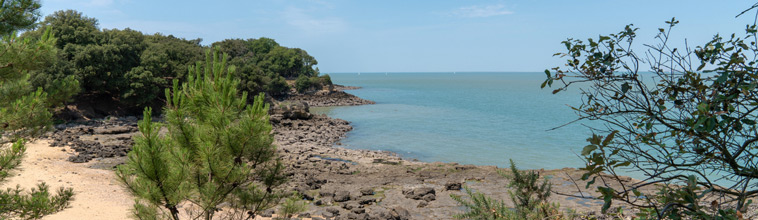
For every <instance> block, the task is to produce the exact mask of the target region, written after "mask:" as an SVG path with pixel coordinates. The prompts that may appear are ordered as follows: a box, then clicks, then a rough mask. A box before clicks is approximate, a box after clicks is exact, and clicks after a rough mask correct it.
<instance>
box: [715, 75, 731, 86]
mask: <svg viewBox="0 0 758 220" xmlns="http://www.w3.org/2000/svg"><path fill="white" fill-rule="evenodd" d="M727 78H729V73H724V74H721V76H719V78H717V79H716V81H714V83H716V84H721V83H724V82H726V79H727Z"/></svg>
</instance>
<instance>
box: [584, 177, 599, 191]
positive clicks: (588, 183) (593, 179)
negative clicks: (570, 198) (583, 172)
mask: <svg viewBox="0 0 758 220" xmlns="http://www.w3.org/2000/svg"><path fill="white" fill-rule="evenodd" d="M595 179H597V176H594V177H592V180H591V181H589V182H587V186H585V187H584V188H585V189H587V188H590V185H592V184H595ZM585 180H586V179H585Z"/></svg>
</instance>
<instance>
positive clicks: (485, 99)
mask: <svg viewBox="0 0 758 220" xmlns="http://www.w3.org/2000/svg"><path fill="white" fill-rule="evenodd" d="M329 75H330V76H331V78H332V81H333V82H334V83H336V84H340V85H348V86H360V87H363V88H361V89H358V90H348V91H347V92H348V93H351V94H354V95H356V96H358V97H361V98H364V99H369V100H373V101H376V103H377V104H375V105H362V106H346V107H325V108H311V111H312V112H314V113H317V114H327V115H329V116H330V117H336V118H341V119H345V120H348V121H350V122H351V123H352V126H353V127H354V129H353V131H351V132H350V133H348V134H347V138H346V139H344V140H342V141H341V142H342V143H343V147H347V148H354V149H371V150H383V151H392V152H396V153H398V154H400V155H401V156H403V157H406V158H415V159H418V160H421V161H427V162H433V161H442V162H457V163H461V164H475V165H496V166H499V167H507V166H508V159H513V160H514V161H515V162H516V163H517V165H518V166H519V167H520V168H525V169H539V168H545V169H558V168H563V167H580V166H582V165H583V164H584V163H583V161H582V160H581V159H580V158H579V157H578V156H577V154H579V152H581V149H582V147H583V146H585V145H587V142H586V141H585V140H586V139H587V137H589V136H590V135H591V132H590V131H589V129H588V128H586V127H585V126H582V124H581V123H574V124H570V125H567V126H565V127H561V128H558V129H556V130H550V129H552V128H555V127H558V126H561V125H563V124H566V123H568V122H570V121H572V120H574V119H576V118H577V116H576V115H575V114H574V113H573V111H572V110H571V109H570V107H569V106H567V105H579V104H580V101H581V97H580V95H579V91H578V89H577V88H571V89H570V90H569V91H568V92H562V93H558V94H556V95H553V94H552V93H551V91H552V89H540V84H541V83H542V81H543V80H544V78H545V75H544V73H452V72H450V73H360V74H358V73H331V74H329ZM583 123H590V122H583Z"/></svg>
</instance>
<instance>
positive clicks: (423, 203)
mask: <svg viewBox="0 0 758 220" xmlns="http://www.w3.org/2000/svg"><path fill="white" fill-rule="evenodd" d="M427 205H429V202H427V201H423V200H422V201H421V202H419V203H418V205H417V206H416V208H424V207H426V206H427Z"/></svg>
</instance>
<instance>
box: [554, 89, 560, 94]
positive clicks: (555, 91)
mask: <svg viewBox="0 0 758 220" xmlns="http://www.w3.org/2000/svg"><path fill="white" fill-rule="evenodd" d="M560 91H561V89H556V90H553V94H555V93H558V92H560Z"/></svg>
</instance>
